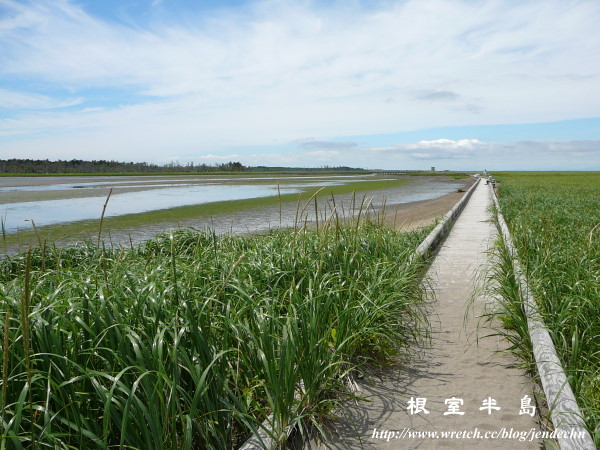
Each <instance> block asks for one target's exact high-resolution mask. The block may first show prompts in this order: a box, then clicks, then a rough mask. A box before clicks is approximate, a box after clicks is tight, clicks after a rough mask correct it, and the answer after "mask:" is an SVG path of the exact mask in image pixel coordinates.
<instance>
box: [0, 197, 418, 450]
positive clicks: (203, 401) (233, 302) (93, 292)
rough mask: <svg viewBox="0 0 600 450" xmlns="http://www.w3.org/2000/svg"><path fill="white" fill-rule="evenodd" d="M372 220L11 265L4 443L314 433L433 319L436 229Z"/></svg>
mask: <svg viewBox="0 0 600 450" xmlns="http://www.w3.org/2000/svg"><path fill="white" fill-rule="evenodd" d="M309 201H310V200H309ZM363 206H364V205H363ZM361 217H362V219H361V221H360V222H359V223H352V224H348V225H347V226H346V225H341V224H342V223H344V220H337V218H336V216H335V213H334V212H332V213H331V214H330V216H329V217H326V218H325V220H321V219H320V220H319V230H318V231H316V230H315V229H314V228H309V227H304V226H299V227H297V228H296V229H292V230H279V231H272V232H270V233H268V234H266V235H254V236H244V237H242V236H229V235H226V236H217V235H216V234H215V233H211V232H201V231H196V230H191V229H181V230H175V231H173V232H172V233H170V234H164V235H159V236H157V237H155V238H154V239H152V240H150V241H148V242H146V243H145V244H143V245H141V246H137V247H133V248H130V247H127V248H112V247H104V246H102V247H100V246H98V245H94V244H92V243H87V244H85V245H80V246H73V247H67V248H62V249H58V248H56V247H54V246H52V245H46V248H45V254H44V257H42V254H41V249H32V250H31V251H30V252H29V253H28V255H29V256H27V255H19V256H16V257H11V258H7V259H5V260H3V261H1V262H0V269H1V270H0V288H1V291H0V292H2V296H3V303H4V311H5V312H4V314H3V315H2V316H1V319H2V320H3V323H2V324H1V326H2V328H3V329H4V330H5V331H4V338H3V339H4V340H3V350H5V351H4V355H5V359H6V362H5V361H3V377H2V391H3V395H4V396H5V400H4V397H3V403H4V405H5V408H3V414H4V416H3V420H2V436H3V439H4V441H5V442H7V443H8V444H7V446H8V447H14V448H20V447H26V446H30V445H31V443H32V433H31V430H32V429H33V430H34V433H33V438H34V439H35V442H36V444H37V445H38V446H44V447H46V446H47V447H56V448H96V447H100V448H108V447H112V446H122V447H127V448H236V447H237V446H239V444H240V443H241V442H243V441H244V440H245V439H246V438H247V437H248V435H249V433H251V432H254V431H256V430H258V429H259V428H260V427H261V425H262V424H263V422H264V421H265V420H267V421H270V422H271V427H270V430H271V433H272V434H273V437H274V438H275V439H276V441H277V442H279V443H283V441H284V440H285V439H286V437H287V435H288V433H289V432H290V430H291V429H292V428H296V429H298V430H300V431H301V432H303V433H305V432H307V430H308V429H309V428H311V427H312V428H313V429H319V427H320V426H321V424H322V422H323V420H324V419H325V418H326V417H327V416H328V414H330V412H331V411H332V408H334V407H335V405H336V404H338V402H339V401H341V400H342V399H343V398H344V397H345V396H347V395H348V388H347V383H348V380H349V376H350V373H351V372H353V371H362V370H364V368H365V367H366V366H368V365H372V364H377V365H384V364H386V363H387V362H388V361H390V359H391V357H392V356H394V355H398V354H400V355H402V354H403V353H404V352H408V346H407V345H406V344H407V343H408V342H409V341H411V340H413V339H418V338H419V336H420V335H421V332H422V331H423V329H424V328H425V325H426V319H425V317H424V313H423V309H422V292H421V289H422V288H421V284H420V277H421V274H422V266H421V265H420V263H415V264H409V262H408V260H409V257H410V255H411V254H412V252H414V249H415V248H416V247H417V246H418V244H419V243H420V242H421V241H422V239H423V238H424V236H425V235H426V234H427V232H428V231H429V230H428V229H423V230H416V231H414V232H410V233H402V234H401V233H398V232H396V231H394V230H392V229H389V228H385V227H384V226H382V224H381V223H378V222H374V221H369V220H366V219H365V215H364V214H362V215H361ZM298 222H299V223H302V222H303V220H302V217H299V218H298ZM42 264H44V266H43V267H42ZM23 274H26V276H27V277H28V281H27V282H26V283H23ZM25 298H27V299H29V300H30V301H31V304H26V305H25V306H23V305H24V303H23V302H24V301H25V300H24V299H25ZM20 309H21V311H23V310H25V309H26V310H27V311H28V314H27V317H25V315H22V316H21V320H20V322H21V323H18V322H17V321H16V320H14V319H13V320H12V321H11V320H10V317H19V313H20ZM25 322H27V324H26V325H25ZM18 327H21V328H22V329H23V333H25V330H26V334H27V338H22V339H19V340H18V345H17V341H15V342H12V343H11V344H12V345H10V346H9V345H8V342H9V341H8V340H9V337H10V336H17V334H16V333H17V331H18ZM23 327H24V328H23ZM25 342H30V348H29V349H26V347H25V345H26V344H25ZM26 353H29V355H30V356H29V359H30V362H25V354H26ZM29 396H30V397H29ZM25 411H31V412H33V411H36V415H37V416H34V415H31V414H24V412H25Z"/></svg>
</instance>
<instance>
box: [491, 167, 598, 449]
mask: <svg viewBox="0 0 600 450" xmlns="http://www.w3.org/2000/svg"><path fill="white" fill-rule="evenodd" d="M494 176H495V177H496V179H497V180H498V181H499V182H500V186H499V201H500V208H501V211H502V214H503V215H504V217H505V219H506V221H507V223H508V226H509V228H510V231H511V234H512V238H513V240H514V243H515V246H516V247H517V251H518V253H519V258H520V262H521V264H522V266H523V268H524V270H525V272H526V275H527V278H528V282H529V285H530V287H531V290H532V293H533V296H534V298H535V300H536V302H537V304H538V306H539V308H540V311H541V314H542V316H543V319H544V321H545V323H546V325H547V326H548V328H549V331H550V334H551V336H552V339H553V341H554V345H555V346H556V349H557V352H558V355H559V358H560V359H561V361H562V363H563V366H564V368H565V371H566V373H567V376H568V377H569V381H570V384H571V387H572V388H573V391H574V393H575V396H576V398H577V401H578V404H579V406H580V408H581V409H582V412H583V414H584V416H585V420H586V422H587V424H588V426H589V429H590V431H591V433H592V436H593V437H594V438H595V441H596V444H597V445H600V173H598V172H507V173H494ZM503 261H504V262H503V264H501V265H500V266H499V268H498V269H497V275H498V276H499V278H498V279H499V280H500V282H501V283H500V288H499V290H500V293H501V296H502V297H503V304H504V306H505V316H504V319H503V320H504V323H505V325H506V326H507V327H508V328H509V329H510V330H512V331H514V332H516V333H515V334H513V335H512V337H511V340H512V342H513V345H514V347H513V349H514V350H515V351H516V352H518V353H519V354H520V355H521V356H522V357H523V358H524V359H525V361H527V362H528V364H529V367H530V369H532V370H533V366H532V364H533V362H532V361H533V360H532V358H533V357H532V354H531V347H530V343H529V341H528V334H527V327H526V318H525V315H524V313H523V309H522V307H521V306H520V305H521V299H520V297H519V296H518V294H516V291H515V289H516V286H515V285H514V279H513V278H512V277H511V266H510V263H509V261H507V260H506V255H504V258H503Z"/></svg>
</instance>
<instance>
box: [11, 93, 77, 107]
mask: <svg viewBox="0 0 600 450" xmlns="http://www.w3.org/2000/svg"><path fill="white" fill-rule="evenodd" d="M83 101H84V99H83V98H72V99H54V98H52V97H49V96H47V95H40V94H31V93H27V92H17V91H13V90H8V89H2V88H0V108H6V109H13V110H20V109H55V108H65V107H68V106H74V105H78V104H80V103H82V102H83Z"/></svg>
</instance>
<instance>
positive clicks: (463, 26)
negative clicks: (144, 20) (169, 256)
mask: <svg viewBox="0 0 600 450" xmlns="http://www.w3.org/2000/svg"><path fill="white" fill-rule="evenodd" d="M382 5H383V6H381V7H378V8H375V9H369V8H366V7H361V5H360V2H352V3H350V2H340V3H337V4H335V6H331V5H330V6H323V4H322V3H320V2H316V1H305V2H287V1H283V0H269V1H263V2H257V3H255V4H253V6H251V7H249V8H246V9H244V11H243V12H237V13H236V12H231V11H230V12H221V13H219V14H218V15H214V16H211V17H200V16H197V15H194V14H193V13H190V14H188V19H187V21H185V22H183V21H181V22H174V21H173V20H171V19H170V20H161V19H160V18H159V17H157V18H156V19H155V20H154V21H153V22H152V23H151V25H144V26H142V25H139V26H131V25H124V24H122V23H114V22H108V21H106V20H102V19H99V18H96V17H92V16H90V15H89V14H88V13H86V11H85V10H83V9H82V8H81V7H80V6H77V4H76V3H75V2H71V1H68V0H52V1H50V0H39V1H15V0H2V2H0V10H4V13H3V14H2V15H1V16H0V17H2V18H0V48H2V51H1V52H0V77H2V79H3V80H21V79H27V80H32V81H31V85H32V86H49V87H50V88H56V89H57V90H69V89H70V90H71V91H72V92H74V94H73V95H74V96H77V98H78V101H79V98H83V97H85V98H88V97H89V96H88V95H86V94H87V92H88V90H93V89H97V88H101V89H102V90H103V92H106V94H103V95H106V96H108V97H109V98H108V101H106V102H104V103H103V104H102V105H98V104H94V103H93V99H89V98H88V100H87V101H86V102H84V103H83V108H84V109H83V111H85V112H86V114H81V112H67V111H59V112H56V111H51V112H50V111H48V112H44V111H36V112H27V111H25V112H18V111H15V113H13V114H11V118H10V119H0V138H1V137H2V136H4V137H5V139H8V138H9V137H18V138H19V142H20V144H19V142H16V141H15V142H12V143H11V145H10V146H6V145H4V149H5V150H4V151H3V153H4V152H6V151H7V150H6V149H13V150H12V151H13V154H12V156H18V155H20V154H23V152H25V151H28V152H31V151H32V150H31V149H33V148H39V150H36V151H39V152H40V153H37V154H38V156H39V157H46V156H47V155H46V152H48V151H52V152H56V153H59V152H60V153H61V154H63V153H64V154H70V155H72V157H86V156H87V157H90V158H100V157H104V156H105V155H107V154H110V155H115V156H116V157H117V158H118V159H136V160H139V159H148V160H157V159H158V158H161V157H163V155H164V154H165V153H167V154H170V153H173V154H184V155H185V154H191V153H195V154H206V153H208V152H210V153H211V154H214V155H215V156H218V152H223V154H225V155H227V154H230V153H231V149H230V147H231V146H237V145H266V144H270V143H272V142H273V141H277V142H290V141H293V140H294V139H296V138H297V137H298V136H317V138H315V140H314V147H313V148H318V149H319V150H331V149H339V150H341V149H342V147H341V146H342V144H344V142H336V141H332V140H329V139H328V138H327V137H328V136H356V135H368V134H377V133H390V132H400V131H406V130H414V129H419V128H432V127H438V126H456V125H476V124H490V123H531V122H544V121H553V120H562V119H572V118H581V117H597V116H600V60H599V59H598V58H595V57H594V56H595V55H597V54H600V33H598V32H597V24H598V23H599V22H600V3H599V2H597V1H596V0H587V1H586V0H569V1H563V0H532V1H525V2H517V3H515V2H512V1H509V0H486V1H482V2H471V1H467V0H451V1H446V0H409V1H402V2H393V1H392V2H383V3H382ZM162 6H163V7H164V6H165V5H162ZM25 85H27V84H25ZM111 89H116V90H118V92H119V97H118V98H119V100H111V98H110V95H111V93H110V92H111ZM51 90H52V89H51ZM4 91H5V92H9V89H5V90H4ZM39 92H41V91H39ZM127 92H131V93H132V94H135V96H134V97H131V98H130V99H128V98H127V96H126V93H127ZM124 93H125V94H124ZM1 94H2V93H0V95H1ZM19 95H22V97H21V98H19V97H18V95H17V96H16V94H14V93H13V94H12V98H11V99H9V100H8V104H9V105H12V106H11V108H14V109H15V110H16V109H18V108H19V104H22V105H30V107H31V105H36V104H37V105H38V108H40V106H39V105H43V104H44V102H46V104H48V105H55V106H54V107H58V106H56V105H61V102H64V101H65V100H64V99H56V98H54V97H51V94H49V93H45V92H44V93H43V95H42V94H40V93H38V92H31V93H27V92H22V91H21V90H19ZM123 96H125V98H124V100H122V99H123ZM140 98H142V99H143V100H139V99H140ZM389 99H393V101H388V100H389ZM68 101H69V100H66V102H67V103H68ZM36 102H37V103H36ZM111 102H112V103H113V104H112V105H110V103H111ZM44 108H45V107H44ZM98 108H104V109H98ZM45 134H46V135H47V136H50V135H51V136H50V137H48V139H46V140H45V141H44V142H43V143H44V144H46V145H42V144H39V145H38V144H37V141H35V139H37V137H40V136H43V135H45ZM34 137H35V138H34ZM345 142H348V143H349V142H351V141H350V140H348V141H345ZM317 143H321V144H322V145H321V146H320V147H317ZM307 145H309V146H310V145H311V144H307ZM336 145H337V146H338V147H336ZM452 145H454V147H452ZM452 145H450V144H448V143H442V142H437V143H435V144H432V145H430V146H429V147H427V149H424V147H425V146H426V144H422V145H421V146H420V147H419V146H417V147H415V148H414V149H412V150H411V151H412V154H413V158H416V159H422V160H424V159H428V158H433V157H435V156H436V155H446V158H448V159H461V158H464V157H465V156H464V155H472V154H474V152H477V151H478V149H479V148H480V144H477V143H472V142H471V143H456V144H452ZM469 145H470V147H469ZM343 150H344V152H343V155H346V154H348V153H347V152H346V150H351V148H350V146H349V147H348V148H345V149H343ZM338 156H341V155H338ZM284 158H287V156H285V157H284Z"/></svg>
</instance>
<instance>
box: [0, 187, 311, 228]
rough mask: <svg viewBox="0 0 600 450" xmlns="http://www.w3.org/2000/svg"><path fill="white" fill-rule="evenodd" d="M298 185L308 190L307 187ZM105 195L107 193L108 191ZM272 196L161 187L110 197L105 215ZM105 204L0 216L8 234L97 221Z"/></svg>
mask: <svg viewBox="0 0 600 450" xmlns="http://www.w3.org/2000/svg"><path fill="white" fill-rule="evenodd" d="M319 185H320V184H319ZM301 186H302V187H307V186H310V184H303V185H301ZM280 192H281V194H291V193H297V192H300V185H297V186H293V187H282V188H280ZM105 193H106V194H108V190H107V189H105ZM273 195H277V186H260V185H221V184H201V185H200V184H195V185H184V186H177V187H164V188H162V187H161V188H160V189H149V190H145V191H139V192H126V193H120V194H115V195H112V196H111V198H110V201H109V203H108V207H107V209H106V213H105V216H106V217H110V216H119V215H124V214H133V213H140V212H147V211H154V210H158V209H167V208H175V207H178V206H188V205H201V204H205V203H210V202H221V201H231V200H244V199H249V198H258V197H267V196H273ZM105 201H106V196H101V197H86V198H72V199H62V200H46V201H38V202H22V203H9V204H6V205H0V217H2V218H3V220H4V228H5V231H6V232H7V233H11V232H14V231H17V229H19V228H24V227H30V226H31V225H30V223H29V222H30V220H34V221H35V224H36V225H37V226H44V225H53V224H57V223H63V222H73V221H76V220H88V219H99V218H100V215H101V213H102V208H103V205H104V203H105Z"/></svg>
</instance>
